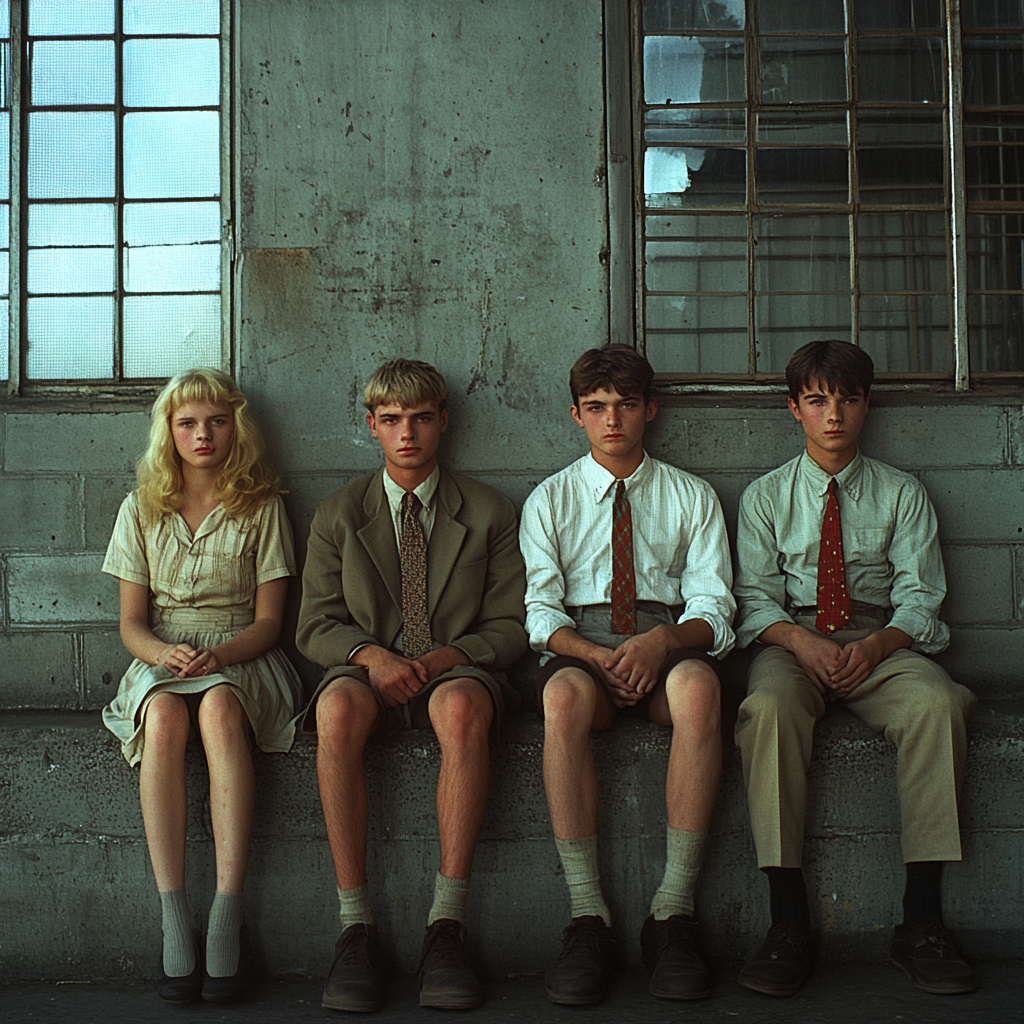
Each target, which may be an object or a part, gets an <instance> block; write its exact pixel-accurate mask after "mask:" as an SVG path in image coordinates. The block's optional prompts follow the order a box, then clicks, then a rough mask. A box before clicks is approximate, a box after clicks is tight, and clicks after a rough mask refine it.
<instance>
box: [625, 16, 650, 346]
mask: <svg viewBox="0 0 1024 1024" xmlns="http://www.w3.org/2000/svg"><path fill="white" fill-rule="evenodd" d="M629 55H630V67H631V68H634V69H635V70H636V73H635V74H630V80H629V94H628V95H629V105H630V109H631V111H638V112H639V119H640V123H639V125H637V126H636V130H635V131H633V132H632V133H631V134H632V138H631V143H632V153H633V167H634V172H633V181H632V188H631V190H630V199H631V203H630V212H631V214H632V216H633V303H632V306H633V337H634V340H635V343H636V347H637V351H639V352H640V354H641V355H645V354H646V352H647V334H646V321H647V299H646V292H645V283H646V282H645V267H646V239H647V214H648V210H647V202H646V198H645V196H644V152H645V148H646V140H645V138H644V127H645V126H644V121H645V118H644V110H645V107H644V75H643V67H644V63H643V61H644V32H643V13H642V11H641V5H640V4H639V3H637V2H633V3H630V5H629ZM631 119H632V118H631Z"/></svg>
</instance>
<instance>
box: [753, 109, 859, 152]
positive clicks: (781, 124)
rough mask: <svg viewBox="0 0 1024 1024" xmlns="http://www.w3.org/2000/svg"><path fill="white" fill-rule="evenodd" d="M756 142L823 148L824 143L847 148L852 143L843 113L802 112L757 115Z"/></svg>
mask: <svg viewBox="0 0 1024 1024" xmlns="http://www.w3.org/2000/svg"><path fill="white" fill-rule="evenodd" d="M757 141H758V142H767V143H773V144H775V145H780V144H781V143H784V142H790V143H797V144H801V143H802V144H803V145H805V146H820V145H821V144H822V143H839V144H840V145H846V144H847V143H848V142H849V141H850V134H849V130H848V128H847V125H846V114H845V113H844V112H843V111H836V112H835V113H832V112H827V113H826V112H819V111H799V112H794V113H788V112H787V113H785V114H781V113H780V114H776V113H771V114H758V115H757Z"/></svg>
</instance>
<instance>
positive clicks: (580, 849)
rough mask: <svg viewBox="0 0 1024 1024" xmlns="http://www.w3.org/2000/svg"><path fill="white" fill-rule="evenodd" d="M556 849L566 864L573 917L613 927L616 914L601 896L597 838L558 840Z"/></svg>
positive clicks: (566, 877)
mask: <svg viewBox="0 0 1024 1024" xmlns="http://www.w3.org/2000/svg"><path fill="white" fill-rule="evenodd" d="M555 849H557V850H558V856H559V857H560V858H561V860H562V870H563V871H565V881H566V884H567V885H568V886H569V900H570V902H571V903H572V909H571V911H570V913H571V914H572V916H573V917H584V916H590V915H593V916H595V917H600V918H601V919H602V920H603V921H604V923H605V924H606V925H608V926H609V927H611V923H612V914H611V911H610V910H609V909H608V904H607V903H605V901H604V896H603V895H602V894H601V875H600V873H599V872H598V869H597V836H587V838H586V839H556V840H555Z"/></svg>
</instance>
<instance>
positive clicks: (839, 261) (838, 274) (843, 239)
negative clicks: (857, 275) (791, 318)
mask: <svg viewBox="0 0 1024 1024" xmlns="http://www.w3.org/2000/svg"><path fill="white" fill-rule="evenodd" d="M754 245H755V249H754V287H755V288H756V289H757V291H759V292H763V291H772V292H831V291H841V292H845V293H846V294H847V295H849V292H850V227H849V220H848V218H847V217H845V216H835V215H832V216H821V217H814V216H811V217H807V216H801V217H755V218H754Z"/></svg>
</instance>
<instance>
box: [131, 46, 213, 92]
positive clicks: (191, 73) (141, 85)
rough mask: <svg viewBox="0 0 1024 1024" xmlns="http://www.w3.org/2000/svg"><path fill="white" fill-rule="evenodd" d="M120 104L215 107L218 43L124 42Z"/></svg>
mask: <svg viewBox="0 0 1024 1024" xmlns="http://www.w3.org/2000/svg"><path fill="white" fill-rule="evenodd" d="M124 102H125V104H126V105H127V106H129V107H215V106H217V105H218V103H219V102H220V42H219V40H217V39H129V40H126V42H125V44H124Z"/></svg>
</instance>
